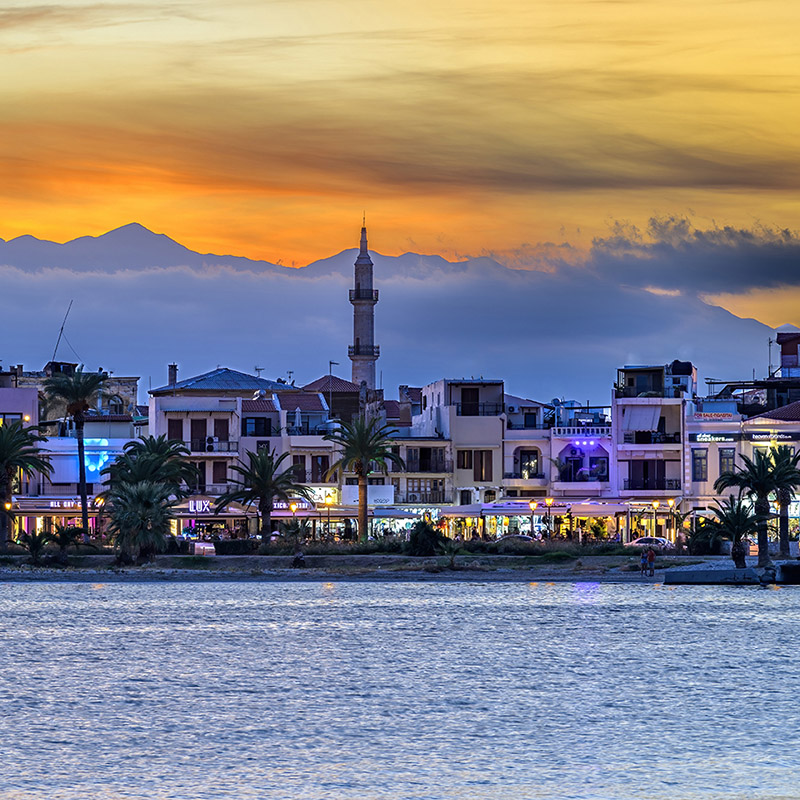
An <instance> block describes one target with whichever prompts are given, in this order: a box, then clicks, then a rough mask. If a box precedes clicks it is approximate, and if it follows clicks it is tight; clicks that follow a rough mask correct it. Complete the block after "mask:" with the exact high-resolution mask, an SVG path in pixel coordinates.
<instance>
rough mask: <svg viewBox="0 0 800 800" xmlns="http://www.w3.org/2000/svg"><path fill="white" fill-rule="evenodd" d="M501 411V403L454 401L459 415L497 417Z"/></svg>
mask: <svg viewBox="0 0 800 800" xmlns="http://www.w3.org/2000/svg"><path fill="white" fill-rule="evenodd" d="M502 413H503V404H502V403H456V415H457V416H459V417H497V416H499V415H500V414H502Z"/></svg>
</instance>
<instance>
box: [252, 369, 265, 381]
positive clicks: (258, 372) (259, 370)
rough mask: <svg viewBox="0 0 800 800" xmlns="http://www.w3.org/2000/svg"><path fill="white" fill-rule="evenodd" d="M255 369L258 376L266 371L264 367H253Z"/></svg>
mask: <svg viewBox="0 0 800 800" xmlns="http://www.w3.org/2000/svg"><path fill="white" fill-rule="evenodd" d="M253 371H254V372H255V373H256V378H260V377H261V373H262V372H263V371H264V367H253Z"/></svg>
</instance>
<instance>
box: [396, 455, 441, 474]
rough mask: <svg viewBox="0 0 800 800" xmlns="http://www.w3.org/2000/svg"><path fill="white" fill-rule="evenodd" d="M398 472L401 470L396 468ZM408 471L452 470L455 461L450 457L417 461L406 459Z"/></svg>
mask: <svg viewBox="0 0 800 800" xmlns="http://www.w3.org/2000/svg"><path fill="white" fill-rule="evenodd" d="M395 471H396V472H397V471H399V470H395ZM405 471H406V472H452V471H453V462H452V461H451V460H450V459H447V458H444V459H434V460H433V461H416V460H413V459H412V460H409V459H406V470H405Z"/></svg>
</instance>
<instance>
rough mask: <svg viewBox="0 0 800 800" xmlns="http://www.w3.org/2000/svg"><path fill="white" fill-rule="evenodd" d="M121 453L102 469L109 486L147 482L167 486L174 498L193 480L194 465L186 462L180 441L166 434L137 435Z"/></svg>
mask: <svg viewBox="0 0 800 800" xmlns="http://www.w3.org/2000/svg"><path fill="white" fill-rule="evenodd" d="M123 451H124V452H123V453H121V454H120V455H119V456H117V457H116V458H115V459H114V462H113V463H112V464H111V465H110V466H108V467H106V468H105V469H104V470H103V474H104V475H107V476H108V478H109V482H110V484H111V486H112V487H113V486H114V484H117V483H139V482H141V481H151V482H152V483H158V484H165V485H167V486H169V487H170V489H171V490H172V493H173V494H174V495H175V496H176V497H183V496H185V495H186V494H187V493H188V492H187V490H186V489H185V488H184V486H183V485H184V484H186V485H187V486H191V485H192V484H195V483H196V482H197V478H198V472H197V467H195V466H194V464H191V463H190V462H189V461H187V460H186V459H187V457H188V456H189V450H188V448H187V447H186V446H185V445H184V444H183V442H179V441H174V440H169V439H167V437H166V436H163V435H162V436H158V437H156V436H141V437H139V439H137V440H136V441H133V442H128V443H127V444H126V445H125V446H124V447H123Z"/></svg>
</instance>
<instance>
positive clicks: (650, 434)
mask: <svg viewBox="0 0 800 800" xmlns="http://www.w3.org/2000/svg"><path fill="white" fill-rule="evenodd" d="M622 441H623V442H624V443H625V444H680V443H681V435H680V433H661V432H660V431H623V434H622Z"/></svg>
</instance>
